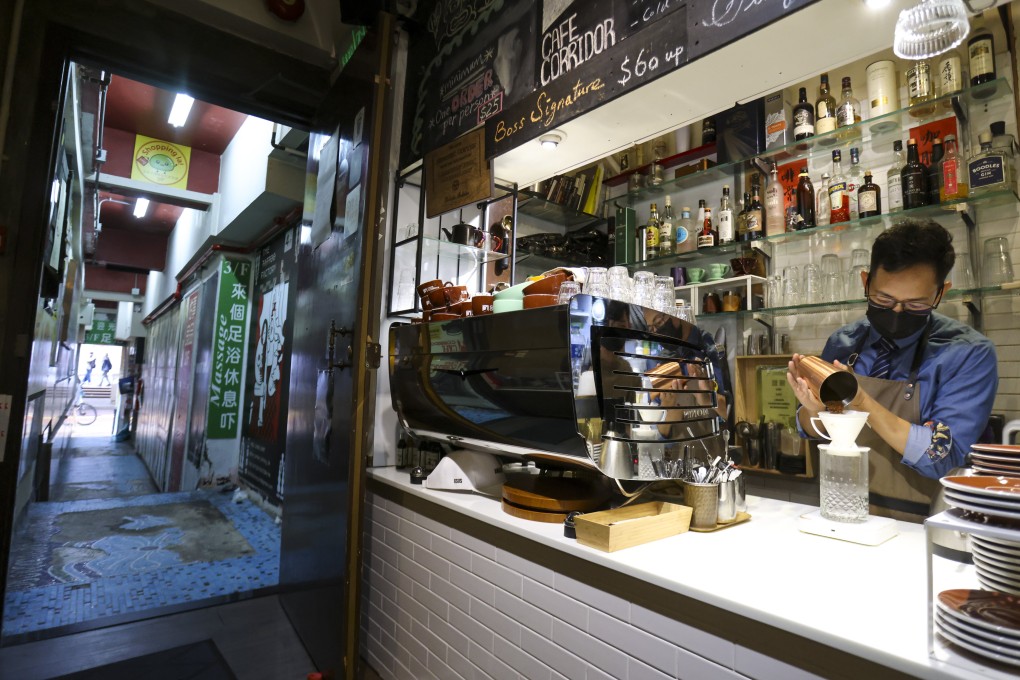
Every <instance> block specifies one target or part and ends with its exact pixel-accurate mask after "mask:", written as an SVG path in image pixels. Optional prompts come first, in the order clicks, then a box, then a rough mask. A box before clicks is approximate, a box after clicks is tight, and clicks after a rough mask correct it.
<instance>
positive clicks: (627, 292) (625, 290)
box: [609, 265, 633, 302]
mask: <svg viewBox="0 0 1020 680" xmlns="http://www.w3.org/2000/svg"><path fill="white" fill-rule="evenodd" d="M609 297H611V298H613V299H614V300H619V301H621V302H631V301H632V299H633V291H632V282H631V280H630V272H629V271H627V268H626V267H621V266H619V265H617V266H615V267H610V268H609Z"/></svg>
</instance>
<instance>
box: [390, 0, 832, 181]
mask: <svg viewBox="0 0 1020 680" xmlns="http://www.w3.org/2000/svg"><path fill="white" fill-rule="evenodd" d="M817 1H818V0H575V1H574V2H571V3H570V4H569V5H567V6H566V9H564V10H563V11H561V12H560V13H559V15H558V16H557V17H555V18H554V19H551V20H549V19H547V22H548V25H546V26H544V27H540V26H539V25H538V23H539V22H538V16H537V9H536V5H537V4H538V3H532V2H528V1H527V0H503V1H502V2H500V1H499V0H434V1H433V2H427V1H424V0H423V2H422V3H421V4H420V5H419V7H418V10H417V12H416V13H415V15H414V20H415V23H414V24H412V25H413V26H415V27H416V28H417V30H416V31H415V32H414V33H413V34H412V40H411V46H410V50H409V60H408V66H409V71H408V87H407V90H406V97H405V126H404V130H405V139H404V141H405V143H404V145H403V150H404V155H403V158H402V160H403V161H404V163H405V164H408V163H409V162H410V161H413V160H417V159H419V158H421V157H422V156H423V155H424V153H425V152H426V151H429V150H431V149H434V148H436V147H438V146H441V145H443V144H444V143H446V142H449V141H450V140H451V139H453V138H455V137H457V136H459V135H461V134H463V133H465V132H467V131H469V130H471V129H473V128H475V127H477V126H478V125H484V126H485V134H486V154H487V156H488V157H489V158H492V157H493V156H497V155H499V154H502V153H505V152H506V151H509V150H510V149H513V148H515V147H517V146H520V145H521V144H523V143H525V142H527V141H529V140H532V139H535V138H536V137H538V136H539V135H541V134H542V133H543V132H545V131H546V130H549V129H552V128H554V127H557V126H559V125H562V124H563V123H565V122H567V121H569V120H572V119H573V118H576V117H577V116H579V115H581V114H583V113H586V112H587V111H590V110H592V109H593V108H595V107H597V106H599V105H601V104H603V103H605V102H607V101H610V100H612V99H615V98H616V97H619V96H621V95H623V94H626V93H627V92H630V91H631V90H633V89H635V88H637V87H640V86H641V85H644V84H646V83H648V82H650V81H652V80H654V79H656V78H658V77H660V76H663V75H666V74H667V73H670V72H672V71H675V70H676V69H678V68H681V67H683V66H684V65H685V64H687V63H689V62H690V61H692V60H694V59H698V58H700V57H702V56H705V55H706V54H709V53H711V52H713V51H715V50H717V49H718V48H720V47H723V46H725V45H728V44H730V43H732V42H734V41H736V40H739V39H740V38H742V37H744V36H746V35H748V34H750V33H752V32H754V31H756V30H758V29H760V28H762V27H764V26H767V25H768V24H770V23H772V22H773V21H776V20H778V19H780V18H782V17H784V16H786V15H788V14H790V13H792V12H794V11H796V10H799V9H801V8H803V7H806V6H807V5H810V4H812V3H814V2H817Z"/></svg>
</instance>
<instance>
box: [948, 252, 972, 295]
mask: <svg viewBox="0 0 1020 680" xmlns="http://www.w3.org/2000/svg"><path fill="white" fill-rule="evenodd" d="M949 280H950V281H951V282H952V284H953V288H955V289H957V290H970V289H971V288H973V287H974V271H973V270H972V269H971V267H970V253H966V252H963V253H961V252H958V253H956V262H955V264H953V271H951V272H950V273H949Z"/></svg>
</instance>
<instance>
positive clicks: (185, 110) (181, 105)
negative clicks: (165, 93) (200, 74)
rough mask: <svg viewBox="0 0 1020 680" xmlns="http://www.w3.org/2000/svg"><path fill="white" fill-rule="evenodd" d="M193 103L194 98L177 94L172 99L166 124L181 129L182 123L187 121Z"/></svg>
mask: <svg viewBox="0 0 1020 680" xmlns="http://www.w3.org/2000/svg"><path fill="white" fill-rule="evenodd" d="M194 103H195V98H194V97H189V96H188V95H186V94H181V93H180V92H178V93H177V96H176V97H175V98H174V105H173V107H171V109H170V117H169V118H167V122H168V123H170V124H171V125H173V126H174V127H183V126H184V123H186V122H187V120H188V114H189V113H191V105H192V104H194Z"/></svg>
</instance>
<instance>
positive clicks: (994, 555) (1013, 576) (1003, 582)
mask: <svg viewBox="0 0 1020 680" xmlns="http://www.w3.org/2000/svg"><path fill="white" fill-rule="evenodd" d="M970 549H971V553H972V554H973V557H974V568H975V570H976V571H977V578H978V583H980V584H981V585H982V586H984V587H985V588H987V589H988V590H998V591H1000V592H1003V593H1010V594H1012V595H1020V541H1009V540H1006V539H1004V538H989V537H987V536H978V535H977V534H971V536H970Z"/></svg>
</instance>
